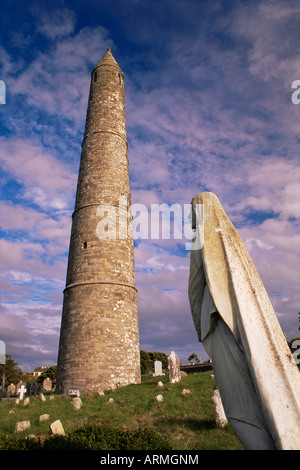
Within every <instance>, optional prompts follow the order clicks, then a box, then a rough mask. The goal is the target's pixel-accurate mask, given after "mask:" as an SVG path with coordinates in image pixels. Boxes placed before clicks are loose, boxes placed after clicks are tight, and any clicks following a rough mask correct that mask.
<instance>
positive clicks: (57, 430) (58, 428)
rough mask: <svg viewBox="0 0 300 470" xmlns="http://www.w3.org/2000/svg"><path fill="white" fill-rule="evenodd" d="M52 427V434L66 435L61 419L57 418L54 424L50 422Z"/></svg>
mask: <svg viewBox="0 0 300 470" xmlns="http://www.w3.org/2000/svg"><path fill="white" fill-rule="evenodd" d="M50 429H51V432H52V434H56V435H60V436H65V431H64V428H63V425H62V424H61V421H60V420H59V419H57V420H56V421H54V422H53V423H52V424H50Z"/></svg>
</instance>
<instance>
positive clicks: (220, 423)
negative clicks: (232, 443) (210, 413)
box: [212, 390, 228, 429]
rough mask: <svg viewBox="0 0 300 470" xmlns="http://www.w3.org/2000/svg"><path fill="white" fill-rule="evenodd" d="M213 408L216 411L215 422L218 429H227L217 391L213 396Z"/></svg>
mask: <svg viewBox="0 0 300 470" xmlns="http://www.w3.org/2000/svg"><path fill="white" fill-rule="evenodd" d="M212 403H213V408H214V411H215V421H216V426H217V427H218V428H221V429H222V428H225V426H226V424H227V423H228V421H227V418H226V415H225V412H224V408H223V403H222V400H221V396H220V392H219V390H215V391H214V393H213V396H212Z"/></svg>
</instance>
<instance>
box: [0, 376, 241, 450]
mask: <svg viewBox="0 0 300 470" xmlns="http://www.w3.org/2000/svg"><path fill="white" fill-rule="evenodd" d="M210 375H211V372H210V371H206V372H200V373H196V374H191V375H188V376H187V377H183V378H182V380H181V382H179V383H177V384H170V383H169V382H168V378H167V376H161V377H152V376H147V377H143V378H142V383H141V384H139V385H130V386H128V387H123V388H120V389H116V390H115V391H109V392H108V391H107V392H105V395H104V396H99V395H98V394H94V395H92V396H88V395H83V396H82V397H81V399H82V403H83V406H82V408H81V409H80V410H79V411H75V410H74V408H73V406H72V404H71V402H72V399H71V398H70V397H67V396H62V395H55V399H54V400H49V395H46V399H47V400H46V402H45V403H43V402H41V401H40V399H39V397H38V396H37V397H30V404H29V405H27V406H26V407H24V406H23V404H22V402H20V404H19V405H15V401H14V400H8V401H1V402H0V423H1V424H0V450H1V449H3V448H4V449H7V448H9V446H10V444H9V442H11V443H12V444H11V446H12V447H11V448H17V447H16V446H20V444H22V442H25V441H24V440H25V438H26V436H28V435H32V434H33V435H35V436H36V437H38V438H40V439H41V442H45V441H48V442H49V441H50V440H51V439H53V438H52V437H51V431H50V427H49V426H50V424H51V423H52V422H53V421H56V420H58V419H59V420H60V421H61V422H62V425H63V427H64V430H65V433H66V435H71V434H72V432H74V431H75V430H77V429H80V428H83V427H86V426H91V425H96V426H109V427H111V428H113V429H122V430H126V431H128V432H129V433H130V432H135V431H137V430H138V429H139V428H140V429H144V428H146V429H154V430H155V431H156V432H157V433H159V435H160V436H161V438H162V440H163V441H164V442H165V443H166V444H167V446H168V448H169V449H170V450H242V449H243V447H242V445H241V444H240V442H239V440H238V439H237V437H236V436H235V434H234V433H233V431H232V429H231V427H230V425H227V426H226V427H225V428H224V429H218V428H217V427H216V425H215V417H214V410H213V407H212V401H211V396H212V393H213V390H214V388H215V386H216V384H215V380H214V378H210ZM159 381H161V382H162V383H163V387H162V388H159V387H158V386H157V383H158V382H159ZM183 389H189V390H190V391H191V392H192V393H191V394H188V395H185V396H183V395H182V390H183ZM157 395H162V396H163V401H162V402H158V401H157V400H156V396H157ZM111 398H112V399H113V402H112V403H109V399H111ZM10 410H13V411H14V413H13V414H9V412H10ZM42 414H49V415H50V419H49V420H48V421H43V422H39V416H40V415H42ZM25 420H29V421H30V428H29V429H26V430H25V431H22V432H20V433H18V434H17V435H16V434H15V423H16V422H17V421H25ZM5 442H6V444H5ZM27 442H28V441H27ZM25 447H26V446H25ZM111 450H114V449H111ZM146 450H147V449H146ZM148 450H149V449H148ZM154 450H155V449H154Z"/></svg>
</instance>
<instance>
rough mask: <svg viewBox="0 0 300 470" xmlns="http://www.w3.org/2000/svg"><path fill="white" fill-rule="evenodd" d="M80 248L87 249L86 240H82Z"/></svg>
mask: <svg viewBox="0 0 300 470" xmlns="http://www.w3.org/2000/svg"><path fill="white" fill-rule="evenodd" d="M82 248H83V249H84V250H86V249H87V242H83V244H82Z"/></svg>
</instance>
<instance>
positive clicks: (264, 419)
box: [189, 192, 300, 450]
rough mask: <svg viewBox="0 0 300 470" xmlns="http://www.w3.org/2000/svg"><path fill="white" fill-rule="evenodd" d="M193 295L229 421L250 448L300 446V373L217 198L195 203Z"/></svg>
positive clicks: (196, 319)
mask: <svg viewBox="0 0 300 470" xmlns="http://www.w3.org/2000/svg"><path fill="white" fill-rule="evenodd" d="M192 225H193V228H194V229H195V238H194V244H193V243H192V248H191V255H190V275H189V300H190V306H191V311H192V316H193V321H194V325H195V329H196V331H197V334H198V338H199V341H201V342H202V343H203V346H204V348H205V350H206V352H207V353H208V355H209V356H210V358H211V360H212V364H213V368H214V375H215V379H216V383H217V386H218V389H219V392H220V395H221V399H222V402H223V407H224V411H225V414H226V416H227V419H228V421H229V423H230V425H231V427H232V429H233V431H234V432H235V434H236V435H237V437H238V438H239V440H240V441H241V443H242V444H243V446H244V448H245V449H248V450H273V449H278V450H279V449H282V450H283V449H284V450H299V449H300V373H299V370H298V368H297V365H296V364H295V361H294V359H293V356H292V354H291V352H290V349H289V346H288V344H287V341H286V338H285V336H284V334H283V332H282V329H281V327H280V325H279V322H278V320H277V317H276V314H275V312H274V309H273V307H272V304H271V302H270V299H269V297H268V294H267V292H266V290H265V288H264V285H263V283H262V281H261V279H260V277H259V274H258V272H257V270H256V268H255V266H254V263H253V261H252V259H251V257H250V255H249V253H248V251H247V249H246V247H245V245H244V243H243V241H242V239H241V237H240V236H239V234H238V232H237V230H236V229H235V227H234V226H233V224H232V223H231V221H230V220H229V218H228V217H227V215H226V213H225V211H224V209H223V207H222V206H221V204H220V202H219V200H218V198H217V196H216V195H215V194H213V193H209V192H204V193H201V194H198V195H196V196H195V197H194V198H193V200H192Z"/></svg>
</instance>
